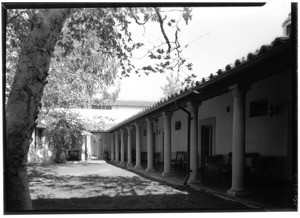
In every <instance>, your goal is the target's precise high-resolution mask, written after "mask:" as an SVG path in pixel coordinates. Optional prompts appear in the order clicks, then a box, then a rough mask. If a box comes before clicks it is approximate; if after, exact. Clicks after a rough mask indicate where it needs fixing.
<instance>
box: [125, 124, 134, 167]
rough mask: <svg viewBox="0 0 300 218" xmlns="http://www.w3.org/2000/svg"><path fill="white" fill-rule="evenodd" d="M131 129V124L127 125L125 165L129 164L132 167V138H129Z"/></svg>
mask: <svg viewBox="0 0 300 218" xmlns="http://www.w3.org/2000/svg"><path fill="white" fill-rule="evenodd" d="M131 130H132V126H127V132H128V138H127V140H128V141H127V157H128V160H127V164H126V166H129V167H132V166H133V165H132V156H131V154H132V149H131V148H132V144H131V143H132V140H131Z"/></svg>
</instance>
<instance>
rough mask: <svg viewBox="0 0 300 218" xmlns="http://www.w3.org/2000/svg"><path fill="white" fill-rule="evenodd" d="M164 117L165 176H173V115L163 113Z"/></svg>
mask: <svg viewBox="0 0 300 218" xmlns="http://www.w3.org/2000/svg"><path fill="white" fill-rule="evenodd" d="M162 114H163V116H164V172H163V173H162V175H163V176H171V175H172V174H171V113H170V112H163V113H162Z"/></svg>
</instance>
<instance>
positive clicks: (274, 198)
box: [108, 161, 297, 211]
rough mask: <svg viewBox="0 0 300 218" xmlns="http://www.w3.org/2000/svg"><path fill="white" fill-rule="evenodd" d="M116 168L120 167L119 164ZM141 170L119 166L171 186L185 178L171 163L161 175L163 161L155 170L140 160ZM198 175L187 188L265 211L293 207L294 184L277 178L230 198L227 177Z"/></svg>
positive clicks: (249, 185) (252, 184)
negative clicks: (150, 169) (148, 170)
mask: <svg viewBox="0 0 300 218" xmlns="http://www.w3.org/2000/svg"><path fill="white" fill-rule="evenodd" d="M108 163H110V164H112V165H115V166H118V165H117V164H116V163H114V162H110V161H109V162H108ZM119 167H120V166H119ZM142 167H143V168H142V169H135V168H134V167H122V168H123V169H126V170H129V171H132V172H135V173H140V174H142V175H144V176H146V177H150V178H153V179H157V180H160V181H165V182H168V183H170V184H173V185H182V186H183V185H184V180H185V177H186V170H185V169H184V168H182V167H174V166H173V165H172V166H171V173H172V176H167V177H166V176H163V175H162V172H163V164H161V163H158V164H155V165H154V168H155V171H152V172H147V171H146V168H147V163H146V162H142ZM198 173H199V175H201V182H200V183H199V184H189V186H190V187H192V188H194V189H196V190H204V191H207V192H209V193H212V194H214V195H216V196H219V197H221V198H225V199H227V200H231V201H234V202H240V203H243V204H245V205H247V206H250V207H253V208H257V209H258V208H259V209H263V210H266V211H282V210H287V211H290V210H291V208H292V207H293V206H294V205H293V204H294V203H295V202H293V199H294V200H297V194H296V190H297V189H296V187H295V189H293V187H292V184H287V183H280V182H278V181H265V182H261V181H260V182H258V181H251V180H248V182H246V187H247V189H248V190H249V195H246V196H236V197H232V196H230V195H228V193H227V190H228V188H230V185H231V179H230V178H224V177H222V178H221V179H220V178H219V177H211V176H208V175H207V174H206V175H205V173H203V172H201V171H200V169H199V170H198Z"/></svg>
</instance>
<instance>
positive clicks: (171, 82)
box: [161, 73, 182, 97]
mask: <svg viewBox="0 0 300 218" xmlns="http://www.w3.org/2000/svg"><path fill="white" fill-rule="evenodd" d="M166 79H167V83H166V84H165V85H164V86H162V87H161V89H162V90H163V94H164V96H165V97H167V96H170V95H172V94H174V93H176V92H178V91H179V90H180V89H181V88H182V85H181V83H180V80H179V76H178V75H176V76H174V74H172V73H171V74H170V76H166Z"/></svg>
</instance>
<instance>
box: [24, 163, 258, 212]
mask: <svg viewBox="0 0 300 218" xmlns="http://www.w3.org/2000/svg"><path fill="white" fill-rule="evenodd" d="M57 167H59V165H58V166H55V165H54V166H53V165H49V166H48V165H44V166H43V167H41V166H39V165H37V166H32V167H30V169H29V187H30V191H31V197H32V199H33V208H34V210H38V211H41V210H42V211H66V210H67V211H70V210H71V211H78V210H96V211H99V212H103V211H107V210H109V211H111V210H113V211H120V210H122V211H124V210H126V211H127V210H133V211H136V210H155V211H158V210H175V211H182V210H193V211H194V210H195V211H213V212H215V211H253V209H251V208H249V207H247V206H245V205H243V204H240V203H237V202H233V201H227V200H224V199H221V198H218V197H216V196H214V195H212V194H210V193H207V192H204V191H196V190H194V189H192V188H190V187H185V186H175V185H169V184H166V183H164V182H158V181H154V180H150V179H147V178H144V177H140V176H137V175H133V176H103V175H98V174H91V175H89V174H87V175H84V176H83V175H57V174H55V172H56V171H55V170H56V168H57Z"/></svg>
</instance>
